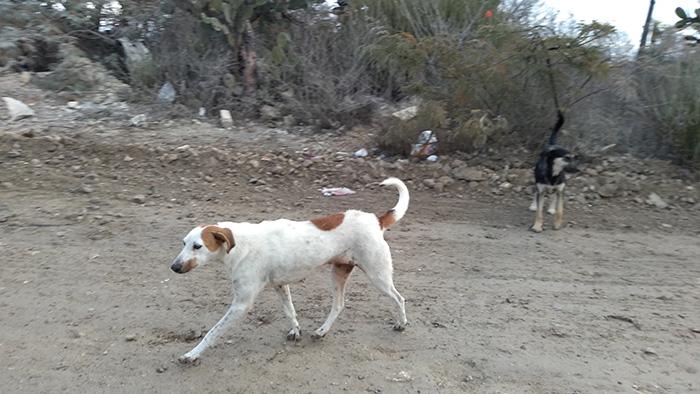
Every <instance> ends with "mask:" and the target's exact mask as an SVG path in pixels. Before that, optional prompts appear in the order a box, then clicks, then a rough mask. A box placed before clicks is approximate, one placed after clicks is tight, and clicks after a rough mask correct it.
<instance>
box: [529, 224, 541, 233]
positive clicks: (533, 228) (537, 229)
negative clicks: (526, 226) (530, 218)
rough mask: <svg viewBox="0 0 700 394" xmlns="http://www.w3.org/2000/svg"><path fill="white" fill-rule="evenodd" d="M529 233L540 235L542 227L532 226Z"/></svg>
mask: <svg viewBox="0 0 700 394" xmlns="http://www.w3.org/2000/svg"><path fill="white" fill-rule="evenodd" d="M530 231H533V232H536V233H541V232H542V225H539V226H537V225H534V226H532V227H530Z"/></svg>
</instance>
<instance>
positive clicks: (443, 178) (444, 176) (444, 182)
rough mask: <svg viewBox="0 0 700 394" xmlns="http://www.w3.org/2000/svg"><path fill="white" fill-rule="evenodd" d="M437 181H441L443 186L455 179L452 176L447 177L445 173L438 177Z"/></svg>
mask: <svg viewBox="0 0 700 394" xmlns="http://www.w3.org/2000/svg"><path fill="white" fill-rule="evenodd" d="M438 182H440V183H442V184H443V185H445V186H449V185H451V184H453V183H455V180H454V179H452V177H449V176H447V175H443V176H441V177H440V178H438Z"/></svg>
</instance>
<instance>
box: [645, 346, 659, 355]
mask: <svg viewBox="0 0 700 394" xmlns="http://www.w3.org/2000/svg"><path fill="white" fill-rule="evenodd" d="M642 352H644V354H646V355H649V356H656V355H657V353H656V350H654V349H653V348H650V347H645V348H644V349H642Z"/></svg>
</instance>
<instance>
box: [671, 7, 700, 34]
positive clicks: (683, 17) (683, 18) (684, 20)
mask: <svg viewBox="0 0 700 394" xmlns="http://www.w3.org/2000/svg"><path fill="white" fill-rule="evenodd" d="M676 15H677V16H678V17H679V18H680V20H679V21H678V22H676V28H678V29H683V28H685V27H687V26H688V25H691V24H693V23H700V8H698V9H696V10H695V16H693V17H690V16H688V14H687V13H686V12H685V10H684V9H683V8H681V7H678V8H676Z"/></svg>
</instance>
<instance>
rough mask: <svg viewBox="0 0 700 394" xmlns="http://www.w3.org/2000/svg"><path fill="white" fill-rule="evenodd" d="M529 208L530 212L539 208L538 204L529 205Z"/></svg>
mask: <svg viewBox="0 0 700 394" xmlns="http://www.w3.org/2000/svg"><path fill="white" fill-rule="evenodd" d="M527 209H528V210H529V211H530V212H535V211H536V210H537V204H531V205H530V206H529V207H527Z"/></svg>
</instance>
